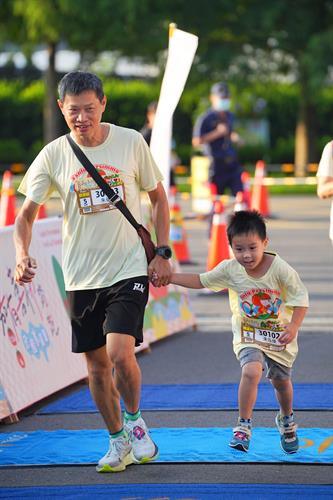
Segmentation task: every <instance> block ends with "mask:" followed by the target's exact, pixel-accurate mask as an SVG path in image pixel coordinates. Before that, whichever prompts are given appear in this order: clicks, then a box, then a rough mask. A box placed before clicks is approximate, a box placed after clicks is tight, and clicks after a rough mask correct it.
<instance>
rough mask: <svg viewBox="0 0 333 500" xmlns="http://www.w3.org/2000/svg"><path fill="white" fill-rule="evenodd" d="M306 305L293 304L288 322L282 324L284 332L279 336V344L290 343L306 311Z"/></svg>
mask: <svg viewBox="0 0 333 500" xmlns="http://www.w3.org/2000/svg"><path fill="white" fill-rule="evenodd" d="M307 310H308V308H307V307H300V306H295V307H294V309H293V314H292V317H291V320H290V323H287V324H286V325H284V330H285V331H284V333H283V334H282V335H281V337H280V344H290V342H292V341H293V340H294V338H295V337H296V335H297V332H298V330H299V328H300V327H301V325H302V323H303V319H304V317H305V315H306V313H307Z"/></svg>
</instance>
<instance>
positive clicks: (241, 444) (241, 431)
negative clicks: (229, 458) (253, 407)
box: [229, 420, 251, 451]
mask: <svg viewBox="0 0 333 500" xmlns="http://www.w3.org/2000/svg"><path fill="white" fill-rule="evenodd" d="M250 439H251V424H246V423H243V422H240V421H239V420H238V425H237V426H236V427H235V428H234V429H233V436H232V439H231V441H230V443H229V446H230V447H231V448H235V449H236V450H240V451H248V449H249V446H250Z"/></svg>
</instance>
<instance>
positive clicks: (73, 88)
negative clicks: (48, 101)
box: [58, 71, 104, 102]
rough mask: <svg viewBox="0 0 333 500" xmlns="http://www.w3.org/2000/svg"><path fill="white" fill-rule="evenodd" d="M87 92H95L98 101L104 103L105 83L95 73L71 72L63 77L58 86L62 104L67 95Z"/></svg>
mask: <svg viewBox="0 0 333 500" xmlns="http://www.w3.org/2000/svg"><path fill="white" fill-rule="evenodd" d="M87 90H93V91H94V92H95V93H96V96H97V97H98V99H99V100H100V101H102V99H103V97H104V90H103V83H102V81H101V80H100V79H99V78H98V76H96V75H94V73H88V72H86V71H71V72H70V73H67V74H66V75H65V76H63V77H62V79H61V80H60V82H59V85H58V93H59V99H60V101H61V102H63V101H64V99H65V96H66V95H67V94H68V95H79V94H81V93H82V92H85V91H87Z"/></svg>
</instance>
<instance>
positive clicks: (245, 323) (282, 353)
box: [200, 252, 309, 367]
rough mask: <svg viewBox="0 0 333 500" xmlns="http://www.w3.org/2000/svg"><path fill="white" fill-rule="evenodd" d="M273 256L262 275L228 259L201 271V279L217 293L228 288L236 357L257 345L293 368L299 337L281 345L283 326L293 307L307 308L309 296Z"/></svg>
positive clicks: (295, 274) (284, 262) (292, 270)
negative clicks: (253, 273) (206, 270)
mask: <svg viewBox="0 0 333 500" xmlns="http://www.w3.org/2000/svg"><path fill="white" fill-rule="evenodd" d="M267 253H272V252H267ZM273 255H274V259H273V261H272V264H271V266H270V268H269V269H268V271H267V272H266V274H265V275H264V276H262V277H261V278H252V277H251V276H249V275H248V274H247V272H246V271H245V269H244V267H243V266H242V265H241V264H239V263H238V262H237V260H236V259H228V260H224V261H222V262H221V263H220V264H218V265H217V266H216V267H215V268H214V269H212V270H211V271H209V272H206V273H202V274H200V281H201V283H202V285H203V286H204V287H205V288H209V289H210V290H213V291H215V292H218V291H220V290H223V289H225V288H228V289H229V302H230V308H231V312H232V331H233V348H234V352H235V354H236V356H237V357H238V355H239V352H240V351H241V349H244V348H245V347H255V348H257V349H260V350H262V351H264V352H265V353H266V354H267V356H269V357H270V358H272V359H274V360H275V361H277V362H278V363H281V364H282V365H284V366H288V367H291V366H292V364H293V362H294V360H295V358H296V355H297V352H298V346H297V338H296V339H294V340H293V341H292V342H291V343H290V344H288V345H287V346H282V345H281V344H279V342H278V338H279V336H280V334H281V333H280V332H281V325H282V324H283V323H289V322H290V319H291V316H292V313H293V307H295V306H299V307H308V305H309V298H308V292H307V290H306V288H305V286H304V284H303V283H302V282H301V280H300V278H299V276H298V274H297V272H296V271H295V270H294V269H293V268H292V267H291V266H290V265H289V264H287V262H286V261H284V260H283V259H281V258H280V257H279V256H278V255H277V254H273Z"/></svg>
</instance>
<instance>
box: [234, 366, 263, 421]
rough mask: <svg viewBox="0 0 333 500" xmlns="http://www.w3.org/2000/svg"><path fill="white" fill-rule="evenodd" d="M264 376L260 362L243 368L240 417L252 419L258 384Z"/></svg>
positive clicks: (239, 389) (239, 400)
mask: <svg viewBox="0 0 333 500" xmlns="http://www.w3.org/2000/svg"><path fill="white" fill-rule="evenodd" d="M261 376H262V364H261V363H260V361H251V362H249V363H246V364H245V365H244V366H243V368H242V376H241V380H240V383H239V387H238V404H239V417H240V418H243V419H251V418H252V411H253V407H254V405H255V402H256V400H257V394H258V384H259V382H260V379H261Z"/></svg>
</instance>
